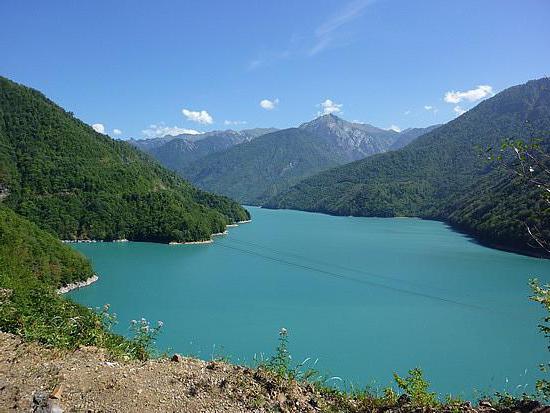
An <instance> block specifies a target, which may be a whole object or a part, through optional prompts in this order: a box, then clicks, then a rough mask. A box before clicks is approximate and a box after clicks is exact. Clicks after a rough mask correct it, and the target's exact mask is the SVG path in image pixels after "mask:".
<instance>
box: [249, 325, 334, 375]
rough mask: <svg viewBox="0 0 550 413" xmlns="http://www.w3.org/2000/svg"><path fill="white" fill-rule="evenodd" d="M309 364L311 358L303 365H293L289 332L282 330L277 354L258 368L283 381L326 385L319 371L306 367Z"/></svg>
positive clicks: (302, 363) (303, 362)
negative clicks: (289, 348)
mask: <svg viewBox="0 0 550 413" xmlns="http://www.w3.org/2000/svg"><path fill="white" fill-rule="evenodd" d="M308 362H309V358H306V359H305V360H304V361H302V362H301V363H298V364H296V365H293V363H292V356H291V355H290V352H289V351H288V331H287V329H286V328H281V330H280V331H279V343H278V345H277V348H276V350H275V354H274V355H273V356H272V357H271V358H270V359H269V360H267V361H265V362H261V363H260V364H259V366H258V367H259V368H260V369H265V370H267V371H269V372H270V373H272V374H274V375H275V377H277V378H279V379H282V380H298V381H304V382H309V383H312V384H315V385H321V384H324V383H325V381H326V380H325V378H324V377H323V376H320V375H319V372H318V371H317V370H315V369H313V368H307V367H306V364H307V363H308Z"/></svg>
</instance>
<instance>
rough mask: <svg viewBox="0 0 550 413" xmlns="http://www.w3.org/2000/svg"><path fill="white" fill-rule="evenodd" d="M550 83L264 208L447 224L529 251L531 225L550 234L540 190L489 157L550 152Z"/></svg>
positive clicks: (312, 181) (495, 102)
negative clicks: (509, 144)
mask: <svg viewBox="0 0 550 413" xmlns="http://www.w3.org/2000/svg"><path fill="white" fill-rule="evenodd" d="M549 131H550V78H543V79H539V80H533V81H529V82H527V83H526V84H524V85H519V86H514V87H511V88H509V89H506V90H504V91H502V92H501V93H499V94H497V95H495V96H494V97H492V98H490V99H487V100H485V101H483V102H481V103H480V104H478V105H477V106H476V107H475V108H473V109H471V110H469V111H468V112H466V113H464V114H463V115H461V116H459V117H458V118H456V119H454V120H452V121H451V122H449V123H447V124H445V125H443V126H440V127H438V128H436V129H434V130H432V131H430V132H428V133H426V134H423V135H422V136H420V137H418V138H417V139H416V140H414V141H413V142H411V143H410V144H408V145H407V146H405V147H403V148H402V149H399V150H396V151H390V152H388V153H383V154H377V155H374V156H370V157H367V158H365V159H362V160H359V161H356V162H352V163H349V164H346V165H343V166H339V167H336V168H333V169H330V170H327V171H324V172H321V173H319V174H317V175H314V176H312V177H309V178H307V179H304V180H302V181H301V182H299V183H298V184H296V185H295V186H293V187H292V188H290V189H288V190H286V191H284V192H283V193H280V194H277V195H275V196H274V197H272V198H271V199H270V200H268V201H267V202H265V203H264V206H267V207H270V208H290V209H300V210H306V211H317V212H325V213H329V214H336V215H354V216H379V217H393V216H413V217H421V218H433V219H439V220H443V221H446V222H448V223H450V224H452V225H453V226H455V227H456V228H458V229H461V230H463V231H465V232H467V233H468V234H471V235H474V236H475V237H476V238H477V239H478V240H480V241H482V242H485V243H487V244H490V245H492V246H497V247H502V248H506V249H512V250H521V251H526V250H529V249H530V248H529V247H527V244H529V236H528V235H527V231H526V230H525V225H526V224H527V225H535V226H537V227H539V228H543V229H545V231H546V232H545V234H546V235H550V234H548V231H549V228H550V222H549V215H550V214H548V206H547V203H545V202H544V201H543V199H542V197H541V195H540V189H538V188H536V187H534V186H533V187H527V188H524V187H523V185H522V184H521V183H520V182H519V181H518V179H517V177H516V175H515V174H513V173H512V172H510V170H507V169H506V168H504V170H502V169H500V168H496V167H495V165H494V164H491V163H490V162H488V160H487V159H486V155H485V152H484V150H485V149H487V148H491V147H493V148H496V147H500V145H501V143H502V142H503V141H504V140H505V139H520V140H523V141H526V142H529V141H530V140H532V139H535V138H536V139H540V140H541V146H542V148H543V149H544V150H546V151H547V150H548V146H549V145H550V137H549V135H550V133H549Z"/></svg>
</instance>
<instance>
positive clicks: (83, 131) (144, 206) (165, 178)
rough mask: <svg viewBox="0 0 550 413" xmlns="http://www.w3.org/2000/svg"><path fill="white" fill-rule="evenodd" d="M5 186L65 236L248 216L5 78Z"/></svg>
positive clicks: (210, 228) (193, 232)
mask: <svg viewBox="0 0 550 413" xmlns="http://www.w3.org/2000/svg"><path fill="white" fill-rule="evenodd" d="M0 188H3V189H1V192H2V194H3V195H2V197H3V198H4V201H3V202H4V203H5V204H6V205H8V206H9V207H11V208H12V209H14V210H15V211H16V212H18V213H19V214H21V215H23V216H25V217H27V218H28V219H30V220H31V221H33V222H35V223H37V224H38V225H39V226H40V227H41V228H42V229H45V230H47V231H50V232H51V233H54V234H56V235H57V236H59V237H60V238H62V239H88V238H89V239H106V240H110V239H119V238H128V239H132V240H150V241H159V242H167V241H172V240H174V241H191V240H202V239H208V238H209V237H210V234H212V233H215V232H220V231H223V230H224V229H225V225H226V224H229V223H232V222H235V221H238V220H243V219H247V218H248V217H249V215H248V213H247V212H246V211H245V210H244V209H243V208H241V207H240V206H239V205H237V204H236V203H234V202H233V201H231V200H229V199H227V198H224V197H220V196H216V195H211V194H207V193H204V192H202V191H200V190H197V189H195V188H194V187H192V186H191V185H189V184H188V183H187V182H185V181H184V180H182V179H181V178H179V177H177V176H176V175H175V174H173V173H171V172H168V171H166V170H165V169H164V168H163V167H161V166H160V165H159V164H158V163H157V162H156V161H154V160H152V159H151V158H150V157H149V156H147V155H145V154H143V153H141V152H140V151H138V150H137V149H135V148H133V147H132V146H131V145H129V144H128V143H125V142H121V141H115V140H112V139H110V138H109V137H108V136H105V135H101V134H98V133H96V132H95V131H94V130H93V129H92V128H91V127H89V126H88V125H86V124H84V123H83V122H81V121H79V120H78V119H76V118H74V117H73V115H72V114H71V113H69V112H66V111H64V110H63V109H62V108H60V107H59V106H57V105H55V104H54V103H53V102H51V101H50V100H48V99H47V98H46V97H44V95H42V94H41V93H39V92H37V91H35V90H33V89H30V88H27V87H24V86H22V85H18V84H16V83H14V82H12V81H10V80H8V79H5V78H0Z"/></svg>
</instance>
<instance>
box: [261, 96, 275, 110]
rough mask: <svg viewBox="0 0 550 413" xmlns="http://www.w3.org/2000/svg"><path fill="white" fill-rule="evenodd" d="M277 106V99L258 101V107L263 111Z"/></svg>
mask: <svg viewBox="0 0 550 413" xmlns="http://www.w3.org/2000/svg"><path fill="white" fill-rule="evenodd" d="M277 105H279V99H278V98H275V99H274V100H269V99H262V100H261V101H260V106H261V107H262V108H263V109H265V110H273V109H275V107H276V106H277Z"/></svg>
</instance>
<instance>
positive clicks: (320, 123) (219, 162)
mask: <svg viewBox="0 0 550 413" xmlns="http://www.w3.org/2000/svg"><path fill="white" fill-rule="evenodd" d="M399 137H400V134H398V133H397V132H394V131H387V130H383V129H379V128H376V127H374V126H371V125H367V124H361V123H351V122H347V121H345V120H343V119H340V118H338V117H337V116H334V115H325V116H321V117H319V118H317V119H314V120H313V121H311V122H308V123H304V124H302V125H301V126H300V127H299V128H296V129H285V130H282V131H279V132H277V133H271V134H267V135H264V136H261V137H259V138H256V139H255V140H254V141H251V142H245V143H242V144H239V145H236V146H234V147H232V148H230V149H228V150H225V151H220V152H218V153H217V154H214V155H211V156H206V157H203V158H200V160H199V161H195V162H193V163H191V164H189V165H187V166H185V167H184V168H178V167H176V166H175V165H167V166H171V167H172V168H174V169H176V170H177V171H178V172H179V173H180V174H181V175H182V176H184V177H185V178H187V179H189V180H190V181H191V182H192V183H194V184H196V185H197V186H199V187H201V188H203V189H206V190H208V191H212V192H215V193H220V194H224V195H227V196H230V197H234V198H235V199H237V200H239V201H241V202H244V203H249V204H259V203H262V202H264V201H266V200H267V199H269V197H271V196H273V195H275V194H277V193H279V192H280V191H282V190H284V189H286V188H288V187H289V186H290V185H291V184H294V183H296V182H298V180H300V179H302V178H305V177H307V176H309V175H313V174H315V173H316V172H319V171H322V170H324V169H327V168H330V167H333V166H336V165H341V164H344V163H347V162H350V161H353V160H355V159H360V158H363V157H365V156H368V155H372V154H373V153H379V152H385V151H387V150H388V149H389V148H390V146H391V145H392V144H394V143H395V142H397V141H398V139H399ZM174 143H175V141H171V142H170V143H169V144H174ZM165 146H168V144H167V145H165Z"/></svg>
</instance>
